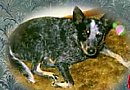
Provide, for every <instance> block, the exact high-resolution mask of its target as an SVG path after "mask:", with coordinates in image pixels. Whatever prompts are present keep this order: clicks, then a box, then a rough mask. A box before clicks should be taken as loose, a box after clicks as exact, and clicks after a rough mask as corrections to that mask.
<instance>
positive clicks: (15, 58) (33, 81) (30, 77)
mask: <svg viewBox="0 0 130 90" xmlns="http://www.w3.org/2000/svg"><path fill="white" fill-rule="evenodd" d="M9 53H10V55H11V56H12V57H13V59H14V60H17V61H18V62H19V63H20V64H21V65H22V66H23V68H24V69H25V71H26V72H27V73H28V77H27V78H28V80H29V81H30V82H32V83H35V80H34V77H33V74H32V73H31V71H30V69H29V68H28V67H27V65H26V64H25V63H23V62H22V61H21V60H20V59H18V58H17V57H15V55H14V53H13V52H12V50H11V47H9Z"/></svg>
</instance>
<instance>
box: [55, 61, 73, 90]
mask: <svg viewBox="0 0 130 90" xmlns="http://www.w3.org/2000/svg"><path fill="white" fill-rule="evenodd" d="M56 66H57V68H58V70H59V72H60V73H61V75H62V76H63V78H64V80H65V81H64V82H54V84H53V85H54V86H55V87H62V88H69V87H72V86H73V85H74V81H73V78H72V76H71V74H70V72H69V67H68V65H67V64H66V63H63V62H59V63H57V64H56Z"/></svg>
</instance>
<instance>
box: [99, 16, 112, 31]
mask: <svg viewBox="0 0 130 90" xmlns="http://www.w3.org/2000/svg"><path fill="white" fill-rule="evenodd" d="M107 18H108V16H107V15H106V14H104V15H103V16H102V17H101V19H100V20H101V21H102V23H103V25H104V26H105V30H107V31H108V32H109V31H110V30H111V29H112V19H111V18H109V19H107Z"/></svg>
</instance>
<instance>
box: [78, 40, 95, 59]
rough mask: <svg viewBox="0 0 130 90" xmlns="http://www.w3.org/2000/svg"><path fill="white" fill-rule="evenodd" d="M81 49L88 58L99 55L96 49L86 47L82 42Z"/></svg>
mask: <svg viewBox="0 0 130 90" xmlns="http://www.w3.org/2000/svg"><path fill="white" fill-rule="evenodd" d="M80 44H81V48H82V50H83V52H84V53H85V54H86V55H87V56H88V57H94V56H96V54H97V49H96V48H95V47H89V46H85V45H84V44H83V43H82V42H80Z"/></svg>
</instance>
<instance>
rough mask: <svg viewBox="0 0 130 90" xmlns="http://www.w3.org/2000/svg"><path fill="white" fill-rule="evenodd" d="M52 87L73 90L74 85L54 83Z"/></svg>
mask: <svg viewBox="0 0 130 90" xmlns="http://www.w3.org/2000/svg"><path fill="white" fill-rule="evenodd" d="M52 86H54V87H56V88H71V87H72V86H73V85H72V84H71V83H67V82H54V83H52Z"/></svg>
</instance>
